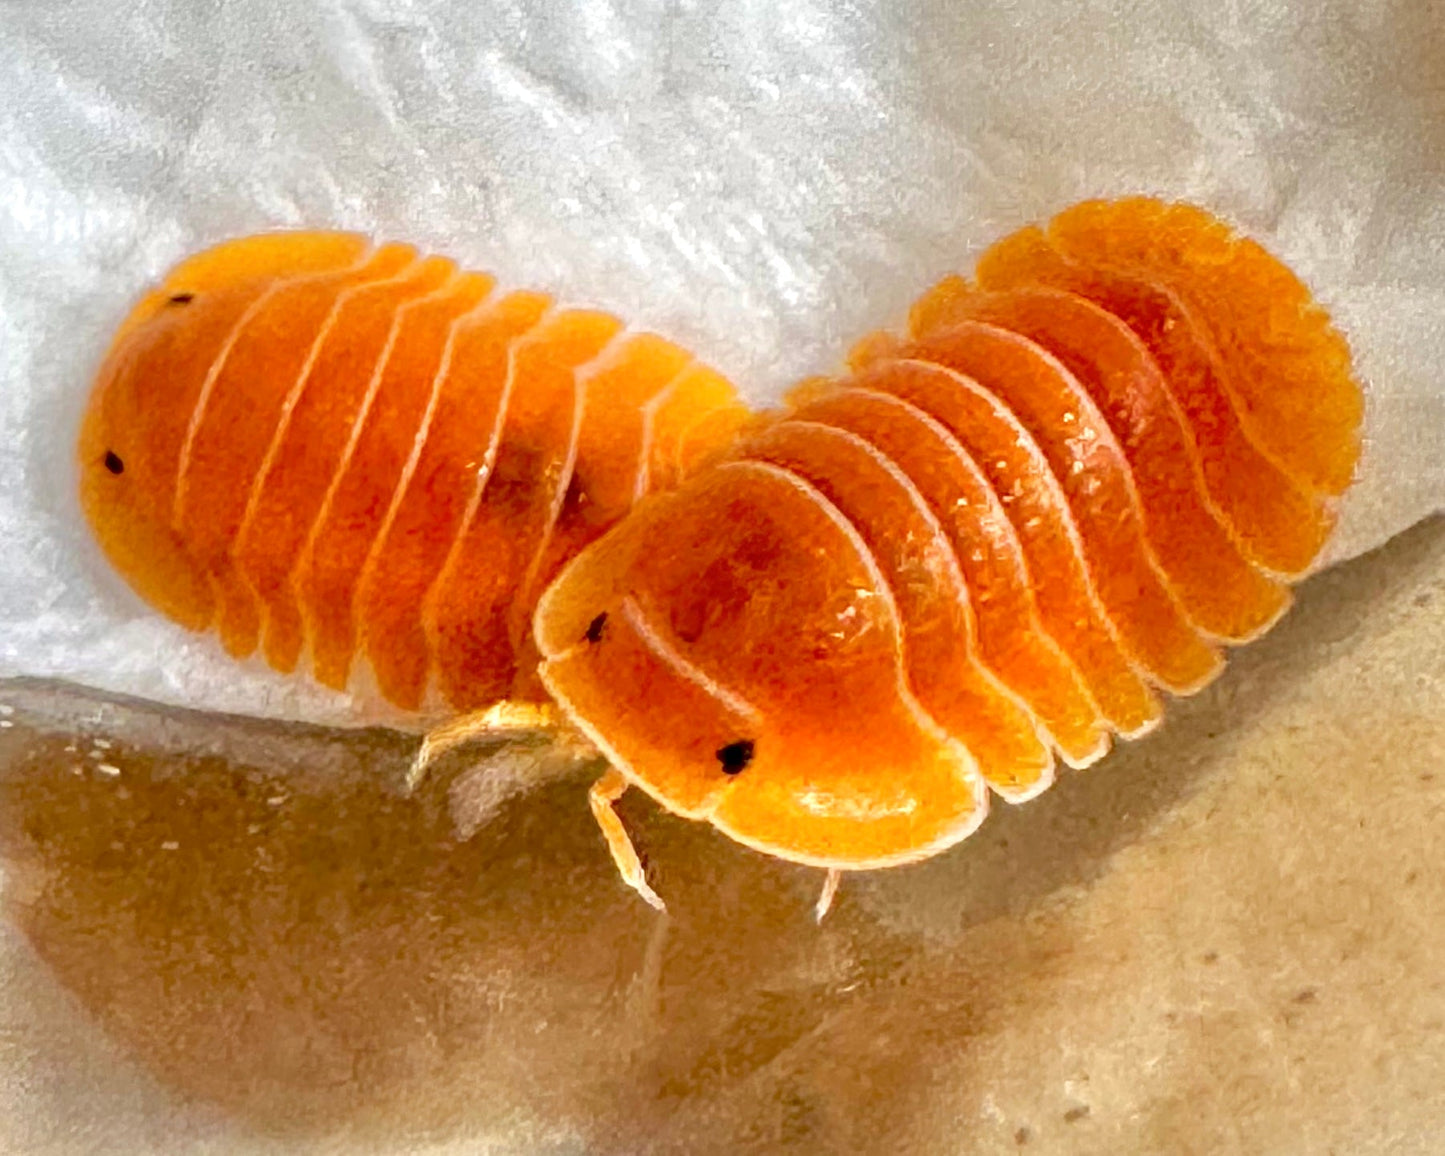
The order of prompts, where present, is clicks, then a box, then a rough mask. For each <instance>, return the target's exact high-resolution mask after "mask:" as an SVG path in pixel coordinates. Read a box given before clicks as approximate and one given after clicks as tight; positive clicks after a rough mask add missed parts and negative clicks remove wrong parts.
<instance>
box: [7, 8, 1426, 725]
mask: <svg viewBox="0 0 1445 1156" xmlns="http://www.w3.org/2000/svg"><path fill="white" fill-rule="evenodd" d="M1442 28H1445V14H1442V9H1441V5H1440V3H1439V2H1438V0H1374V2H1370V3H1359V2H1358V0H1329V2H1326V3H1318V4H1310V5H1293V4H1288V3H1285V2H1284V0H1278V2H1275V3H1254V4H1237V5H1219V4H1216V3H1213V2H1204V0H1199V2H1196V3H1184V2H1177V0H1176V2H1170V3H1159V4H1136V3H1125V2H1117V3H1103V4H1092V5H1058V4H1051V3H1047V2H1045V0H1020V2H1014V3H984V4H969V5H960V4H957V3H954V2H952V0H932V2H928V0H914V2H911V3H893V2H883V0H877V2H874V3H861V2H856V0H855V2H846V0H845V2H832V3H825V2H821V0H788V2H786V3H747V2H738V3H695V2H687V0H651V2H648V0H636V2H617V3H607V2H603V0H582V2H578V3H572V4H567V3H551V2H535V0H534V2H530V3H525V2H517V3H500V2H488V3H481V4H478V3H453V4H438V5H426V4H415V3H409V2H406V0H369V2H363V0H339V2H334V3H327V4H320V5H306V4H294V3H288V2H282V0H271V2H265V0H262V2H250V3H243V4H217V5H207V4H195V3H192V2H190V0H172V2H164V0H142V2H139V3H134V4H126V5H121V6H116V5H113V4H108V3H99V2H97V0H80V2H78V3H67V4H63V5H38V4H25V3H20V2H18V0H8V2H6V3H4V4H0V375H3V377H0V439H3V441H0V444H4V445H5V446H7V447H8V452H7V453H6V454H5V455H4V457H3V458H0V532H3V535H4V540H5V543H6V548H5V549H4V550H3V551H0V677H3V676H14V675H29V676H44V677H55V678H62V679H67V680H72V681H75V682H80V683H83V684H87V685H90V686H95V687H101V688H104V689H107V690H110V691H116V692H122V693H128V694H135V695H139V696H143V697H147V698H151V699H155V700H158V701H163V702H168V703H174V704H178V705H183V706H191V707H199V708H210V709H218V710H228V711H237V712H242V713H250V714H260V715H272V716H278V717H283V718H303V719H309V720H312V721H318V722H325V721H329V722H348V721H360V720H362V719H365V718H376V717H380V716H378V715H377V713H376V712H375V711H374V710H373V709H371V707H369V706H368V705H367V704H365V703H363V704H359V705H358V704H356V703H353V702H351V701H350V700H349V699H347V698H346V696H341V695H334V694H331V693H328V692H325V691H323V690H321V689H319V688H316V687H314V686H311V685H310V684H309V683H308V682H306V681H305V680H304V679H284V678H280V677H277V676H274V675H272V674H271V673H270V672H269V671H267V670H266V669H265V667H264V665H263V664H262V663H260V662H259V660H258V661H256V662H254V663H253V664H252V665H251V666H250V667H249V668H248V669H247V670H245V671H238V670H237V669H236V668H235V667H234V665H233V664H232V663H231V662H229V661H228V660H227V659H225V658H224V657H223V656H222V654H221V651H220V648H219V646H218V645H216V644H215V642H214V641H213V640H212V639H210V638H206V639H198V638H195V637H190V636H187V635H186V634H185V633H184V632H183V631H181V630H180V629H178V628H175V627H172V626H170V625H169V624H167V623H165V622H163V621H161V620H160V619H159V618H158V617H157V616H156V615H154V614H153V613H152V612H150V611H149V610H148V609H147V608H145V607H143V606H141V605H140V604H139V602H138V601H137V600H136V599H135V598H134V597H133V596H132V595H130V593H129V592H128V590H126V589H125V587H124V586H123V584H122V583H121V582H119V580H117V579H116V578H115V577H114V576H113V575H111V574H110V573H109V571H108V570H107V568H106V566H105V565H104V563H103V561H102V560H101V559H100V558H99V556H98V553H97V551H96V550H95V548H94V547H93V546H92V545H91V543H90V542H89V540H88V538H87V536H86V533H85V531H84V528H83V526H82V525H81V522H80V519H79V516H78V513H77V507H76V501H75V496H74V490H75V486H74V481H73V474H74V468H73V465H72V461H71V453H72V444H73V439H74V434H75V428H76V423H77V420H78V415H79V412H80V409H81V406H82V404H83V401H84V398H85V395H86V392H87V389H88V385H89V379H90V376H91V374H92V373H93V371H94V369H95V367H96V365H97V363H98V361H99V358H100V356H101V354H102V352H103V350H104V347H105V345H106V342H107V339H108V335H109V332H110V330H111V329H112V327H113V326H114V325H115V324H116V323H117V322H118V321H119V320H120V318H121V317H122V316H123V315H124V314H125V312H126V310H127V307H128V304H129V302H130V301H131V300H132V299H133V298H134V297H135V295H136V294H137V293H138V292H139V291H140V290H141V288H142V287H143V286H145V285H146V283H147V282H148V281H149V280H150V279H152V278H154V277H155V276H157V275H158V274H159V273H161V272H162V271H163V270H164V269H166V268H167V267H168V266H169V265H170V264H171V263H172V262H174V261H175V260H176V259H178V258H179V257H181V256H182V255H184V254H186V253H188V252H190V251H192V250H194V249H196V248H198V247H201V246H203V245H206V244H209V243H211V242H214V241H216V240H218V239H220V238H223V237H226V236H229V235H232V234H236V233H244V232H249V231H253V230H258V229H264V228H271V227H279V226H303V225H304V226H312V227H326V226H340V227H347V228H353V229H360V230H365V231H368V232H372V233H375V234H377V235H381V236H386V237H392V238H397V239H404V240H412V241H415V242H418V243H420V244H422V245H424V246H430V247H433V248H435V249H437V250H439V251H442V252H446V253H449V254H452V255H455V256H456V257H458V258H460V259H463V260H465V261H467V262H469V263H472V264H474V265H476V266H480V267H483V268H487V269H491V270H495V271H496V272H498V273H499V274H501V275H502V277H503V278H504V280H506V281H508V282H510V283H513V284H515V285H519V286H533V287H539V288H545V289H548V290H552V291H554V292H556V293H557V294H558V295H559V296H561V297H562V298H564V299H566V300H570V301H574V302H580V303H587V304H593V305H600V306H604V307H607V308H609V309H612V310H615V311H616V312H617V313H619V314H620V315H621V316H623V317H624V318H627V319H628V320H630V321H632V322H634V323H636V324H639V325H645V326H649V327H653V328H655V329H657V330H658V331H659V332H662V333H664V334H667V335H668V336H670V337H673V338H675V339H677V340H679V341H681V342H683V343H688V344H690V345H691V346H692V347H694V348H695V349H696V350H697V351H698V353H699V354H700V355H702V356H704V357H706V358H707V359H709V360H711V361H712V362H714V363H715V364H716V365H718V366H719V367H720V368H722V369H723V370H724V371H725V372H727V373H729V374H730V375H731V376H732V377H733V378H734V379H735V380H736V381H737V382H738V383H739V385H740V386H741V387H742V389H743V390H744V392H745V393H746V395H747V396H748V397H750V398H751V399H753V400H755V401H761V400H764V399H767V398H771V397H774V396H776V395H777V393H778V392H779V390H780V389H781V388H782V387H784V386H786V385H787V384H788V383H790V382H791V381H793V380H795V379H796V378H798V377H800V376H802V375H804V374H807V373H810V372H817V371H822V370H826V369H829V368H832V367H834V366H836V365H837V364H838V363H839V360H840V358H841V356H842V354H843V352H844V351H845V350H846V348H847V346H848V345H849V344H850V342H851V341H852V340H853V339H855V338H856V337H858V336H860V335H862V334H863V333H865V332H866V331H868V330H869V329H871V328H874V327H877V326H879V325H883V324H887V323H892V322H895V321H897V320H898V319H900V318H901V317H902V315H903V312H904V310H905V308H906V306H907V304H908V302H909V301H910V300H911V299H912V298H913V297H915V296H916V295H917V294H918V293H919V292H921V291H922V290H923V289H924V288H926V287H927V286H928V285H929V284H931V283H932V281H933V280H934V279H936V278H937V277H939V276H940V275H942V274H944V273H946V272H949V271H953V270H956V269H967V268H968V267H969V266H970V264H971V261H972V257H973V255H974V254H975V253H976V252H977V251H978V250H979V249H981V248H982V247H983V246H985V245H986V244H988V243H989V242H990V241H992V240H993V239H995V238H997V237H998V236H999V235H1001V234H1002V233H1004V232H1005V231H1007V230H1010V229H1012V228H1014V227H1016V226H1018V225H1019V224H1021V223H1024V222H1028V221H1033V220H1038V219H1042V218H1045V217H1047V216H1049V215H1050V214H1051V213H1053V212H1055V211H1057V210H1058V209H1060V208H1061V207H1063V206H1065V205H1066V204H1068V203H1070V202H1072V201H1075V200H1077V199H1080V198H1082V197H1085V196H1090V195H1098V194H1117V193H1124V192H1133V191H1147V192H1153V193H1159V194H1163V195H1168V196H1181V197H1188V198H1193V199H1196V200H1198V201H1200V202H1202V203H1203V204H1206V205H1208V206H1210V207H1211V208H1213V209H1215V210H1216V211H1218V212H1221V213H1223V214H1225V215H1227V216H1229V217H1231V218H1232V219H1234V220H1235V221H1236V222H1238V223H1239V224H1240V225H1241V226H1243V227H1244V228H1245V229H1247V230H1248V231H1249V232H1251V233H1253V234H1255V235H1256V236H1258V237H1260V238H1261V239H1262V240H1264V241H1265V242H1266V243H1267V244H1269V245H1270V246H1271V247H1272V248H1274V249H1275V250H1276V251H1277V252H1278V253H1279V254H1280V255H1281V256H1283V257H1284V258H1285V259H1286V260H1288V261H1289V262H1290V263H1291V264H1292V265H1293V266H1294V267H1295V268H1296V269H1297V270H1298V271H1299V272H1300V273H1301V274H1302V275H1303V276H1304V277H1305V278H1306V279H1307V281H1308V282H1309V283H1310V284H1311V285H1312V286H1313V287H1314V288H1315V290H1316V292H1317V294H1318V295H1319V296H1320V297H1321V298H1322V299H1323V300H1325V301H1326V302H1327V303H1328V304H1329V305H1330V306H1331V307H1332V308H1333V309H1334V310H1335V312H1336V314H1337V316H1338V319H1339V322H1340V324H1341V325H1342V326H1343V327H1344V329H1345V330H1346V332H1347V333H1348V335H1349V337H1350V340H1351V342H1352V343H1353V346H1354V349H1355V352H1356V354H1357V358H1358V364H1359V369H1360V372H1361V374H1362V376H1363V377H1364V378H1365V380H1366V381H1367V382H1368V384H1369V387H1370V390H1371V410H1370V417H1369V421H1370V425H1369V437H1370V446H1369V456H1368V458H1367V460H1366V462H1365V466H1364V474H1363V482H1362V484H1361V485H1360V487H1359V489H1358V491H1357V492H1356V493H1355V494H1354V495H1353V497H1352V498H1351V500H1350V503H1349V506H1348V510H1347V515H1346V519H1345V525H1344V527H1343V528H1342V531H1341V533H1340V536H1339V539H1338V542H1337V544H1336V547H1335V551H1336V556H1339V557H1346V556H1349V555H1352V554H1355V553H1358V552H1360V551H1362V550H1365V549H1368V548H1371V547H1373V546H1376V545H1378V544H1379V543H1381V542H1382V541H1384V540H1385V539H1387V538H1388V537H1390V535H1392V534H1394V533H1396V532H1398V531H1399V530H1401V529H1403V528H1404V527H1406V526H1408V525H1410V524H1411V523H1412V522H1414V521H1415V520H1417V519H1418V518H1419V517H1421V516H1422V515H1424V514H1426V513H1428V512H1430V511H1432V510H1435V509H1438V508H1440V506H1441V505H1442V504H1445V454H1442V453H1441V450H1442V447H1445V383H1442V378H1441V374H1440V370H1439V366H1440V365H1441V364H1442V363H1445V321H1442V320H1441V319H1442V318H1445V96H1442V92H1445V32H1442Z"/></svg>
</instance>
